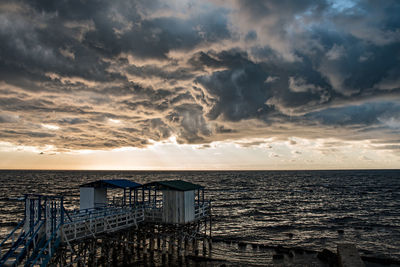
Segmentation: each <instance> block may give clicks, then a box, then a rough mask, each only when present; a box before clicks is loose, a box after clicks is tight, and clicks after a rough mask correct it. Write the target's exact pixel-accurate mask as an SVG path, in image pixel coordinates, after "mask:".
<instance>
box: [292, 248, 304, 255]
mask: <svg viewBox="0 0 400 267" xmlns="http://www.w3.org/2000/svg"><path fill="white" fill-rule="evenodd" d="M294 253H296V254H303V253H304V249H302V248H295V249H294Z"/></svg>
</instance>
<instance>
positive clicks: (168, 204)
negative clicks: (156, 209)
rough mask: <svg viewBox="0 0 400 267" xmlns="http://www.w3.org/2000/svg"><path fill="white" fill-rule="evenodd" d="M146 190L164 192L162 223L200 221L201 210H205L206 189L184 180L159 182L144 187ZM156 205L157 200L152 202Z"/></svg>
mask: <svg viewBox="0 0 400 267" xmlns="http://www.w3.org/2000/svg"><path fill="white" fill-rule="evenodd" d="M144 188H147V189H149V191H150V190H151V189H153V190H154V191H155V194H154V196H155V197H157V193H156V191H157V190H158V191H161V192H162V222H163V223H167V224H185V223H190V222H193V221H195V220H196V219H198V217H199V216H196V212H197V213H198V211H199V209H201V208H204V204H205V202H204V187H203V186H201V185H198V184H193V183H190V182H186V181H182V180H171V181H157V182H152V183H148V184H145V185H144ZM150 202H153V203H156V202H157V200H156V199H155V200H153V201H152V200H150Z"/></svg>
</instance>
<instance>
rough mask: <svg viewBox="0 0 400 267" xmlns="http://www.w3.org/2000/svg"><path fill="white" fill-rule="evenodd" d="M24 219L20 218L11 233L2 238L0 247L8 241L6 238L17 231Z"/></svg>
mask: <svg viewBox="0 0 400 267" xmlns="http://www.w3.org/2000/svg"><path fill="white" fill-rule="evenodd" d="M24 222H25V220H22V221H21V222H20V223H19V224H18V225H17V226H16V227H15V228H14V230H12V231H11V233H9V234H8V235H7V236H6V238H4V240H3V241H2V242H1V243H0V249H1V247H2V246H3V245H4V244H5V243H6V242H7V241H8V239H9V238H10V237H11V236H12V235H13V234H14V233H15V231H17V230H18V229H19V228H20V227H21V226H22V225H23V224H24Z"/></svg>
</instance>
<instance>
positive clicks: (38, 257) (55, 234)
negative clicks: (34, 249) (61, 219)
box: [30, 223, 62, 266]
mask: <svg viewBox="0 0 400 267" xmlns="http://www.w3.org/2000/svg"><path fill="white" fill-rule="evenodd" d="M61 225H62V224H61V223H60V224H59V225H58V226H57V228H56V230H55V231H54V232H53V233H52V234H51V236H50V238H49V239H48V240H47V242H46V243H45V244H44V246H43V247H42V248H41V250H40V251H39V253H38V255H37V256H36V258H35V259H34V260H33V262H32V264H30V266H35V265H36V264H37V262H38V260H39V259H40V258H41V257H42V256H43V255H44V252H45V250H46V248H47V247H49V252H48V253H47V254H46V255H44V256H45V258H44V261H42V263H41V264H40V266H46V265H47V263H49V261H50V259H51V258H52V257H53V254H54V251H55V250H56V249H57V248H58V245H59V244H60V237H59V236H57V234H58V231H59V230H60V227H61ZM54 238H57V239H56V240H55V242H54V245H52V246H50V244H51V242H52V241H53V239H54Z"/></svg>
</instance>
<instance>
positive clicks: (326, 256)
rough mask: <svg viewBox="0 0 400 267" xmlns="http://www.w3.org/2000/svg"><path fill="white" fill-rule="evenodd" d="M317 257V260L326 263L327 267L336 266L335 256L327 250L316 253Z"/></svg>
mask: <svg viewBox="0 0 400 267" xmlns="http://www.w3.org/2000/svg"><path fill="white" fill-rule="evenodd" d="M317 257H318V259H319V260H321V261H323V262H326V263H328V264H329V266H335V265H337V261H338V260H337V255H336V254H335V253H333V252H332V251H330V250H329V249H324V250H322V251H321V252H318V255H317Z"/></svg>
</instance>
